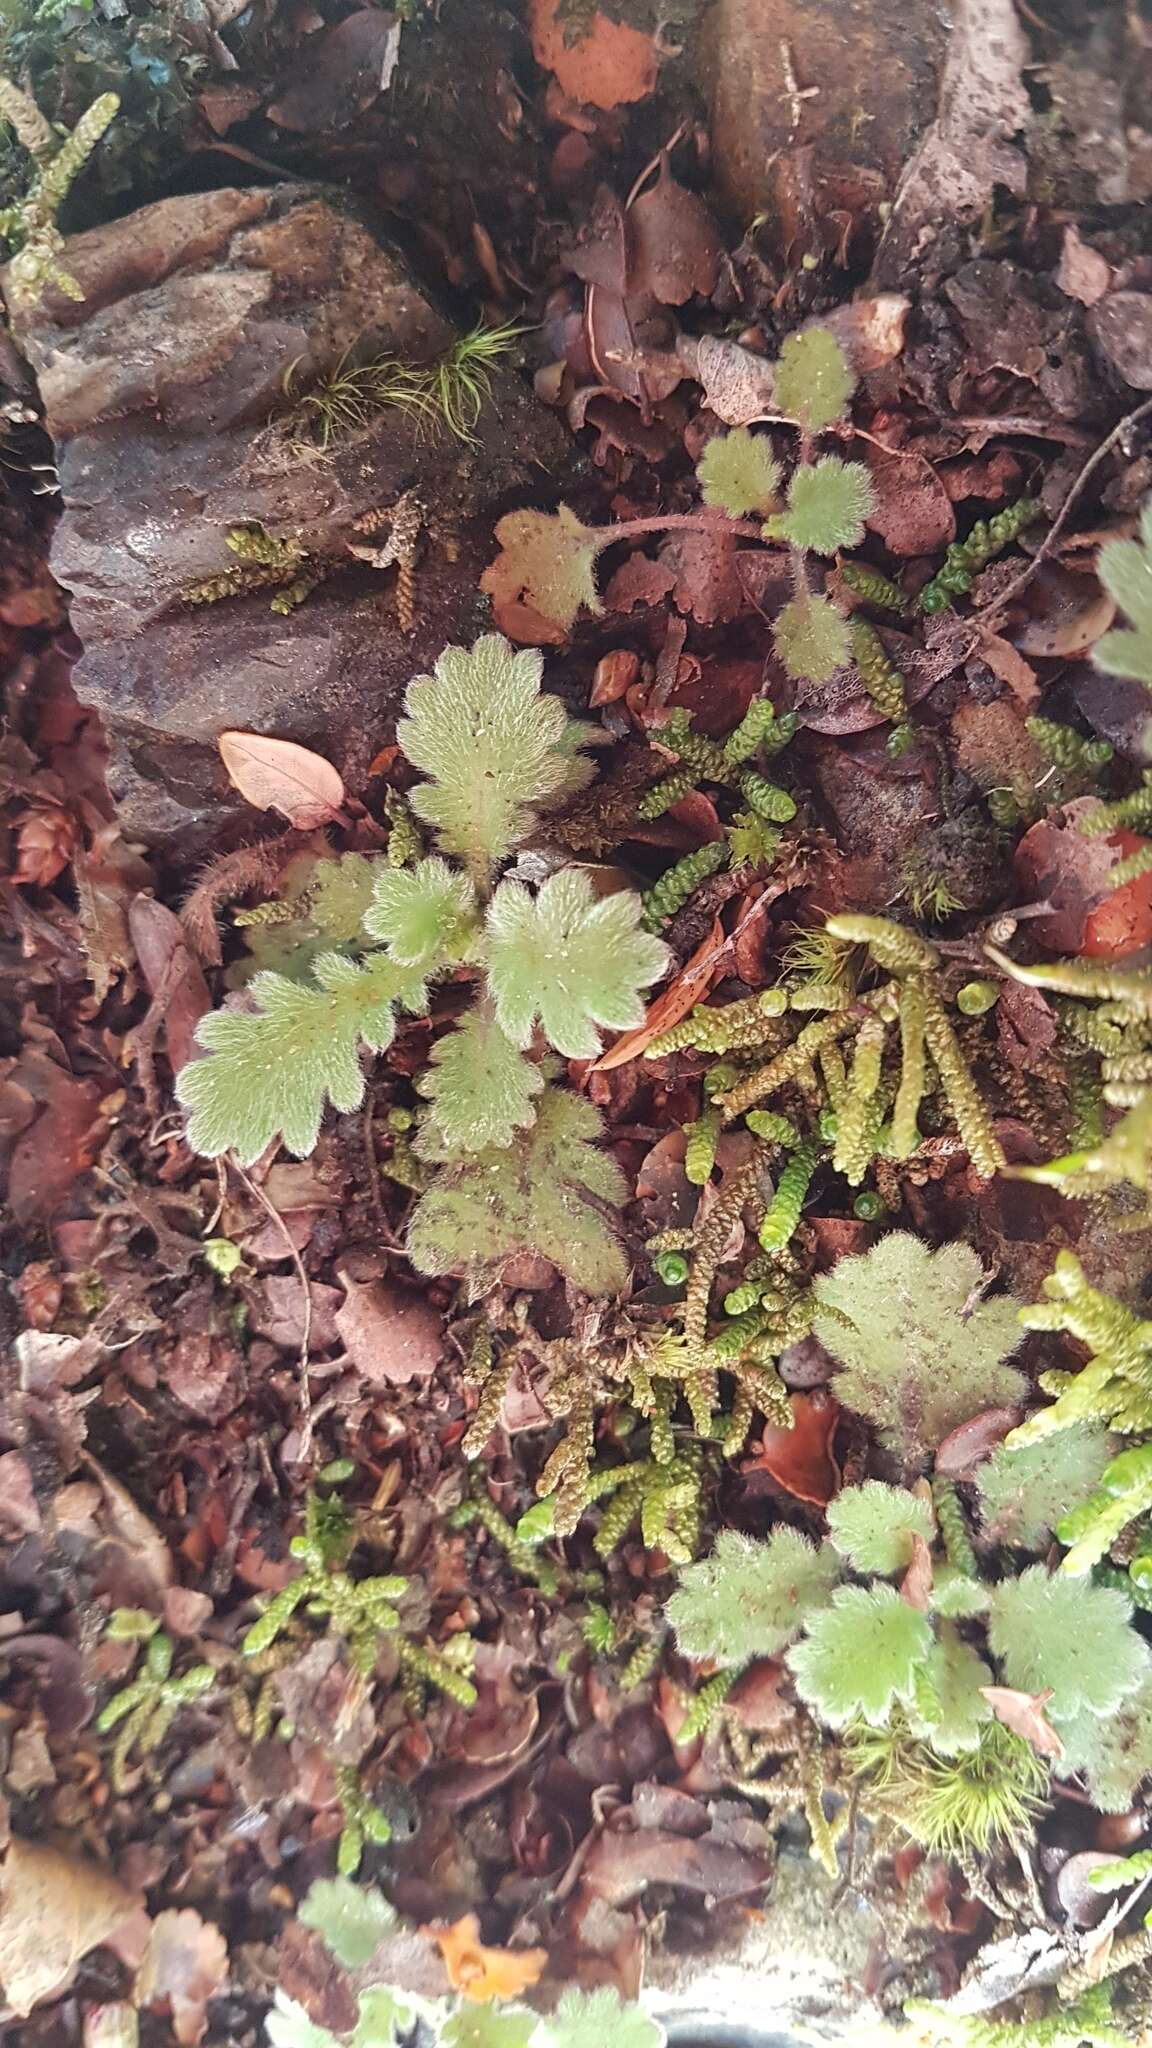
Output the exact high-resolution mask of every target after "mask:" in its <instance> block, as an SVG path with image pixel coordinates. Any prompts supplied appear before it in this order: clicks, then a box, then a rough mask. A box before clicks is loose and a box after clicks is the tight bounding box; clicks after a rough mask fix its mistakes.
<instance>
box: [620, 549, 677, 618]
mask: <svg viewBox="0 0 1152 2048" xmlns="http://www.w3.org/2000/svg"><path fill="white" fill-rule="evenodd" d="M675 581H676V568H675V565H674V564H673V563H672V562H670V561H665V560H664V557H663V555H661V556H660V557H659V558H657V559H656V560H653V558H652V556H651V555H646V554H644V553H642V552H641V551H640V550H639V549H637V550H636V552H635V553H634V554H631V555H629V556H628V559H627V561H624V562H621V564H620V567H619V568H618V569H616V570H614V571H613V574H612V576H611V577H610V579H609V583H608V588H607V589H606V591H605V592H604V606H605V609H606V610H607V611H610V612H633V611H636V610H637V609H638V607H639V606H641V605H655V604H661V603H662V602H663V600H664V599H665V598H666V597H667V595H668V593H669V591H670V590H671V589H672V586H673V584H674V583H675Z"/></svg>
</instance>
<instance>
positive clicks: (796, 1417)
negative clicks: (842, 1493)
mask: <svg viewBox="0 0 1152 2048" xmlns="http://www.w3.org/2000/svg"><path fill="white" fill-rule="evenodd" d="M789 1398H790V1401H791V1404H792V1427H791V1429H779V1428H774V1427H771V1426H770V1427H768V1428H766V1429H765V1431H764V1435H763V1437H762V1439H761V1442H760V1445H759V1448H758V1450H757V1451H756V1453H755V1455H754V1456H753V1457H751V1458H745V1459H744V1461H743V1463H742V1464H741V1467H740V1470H741V1471H742V1472H768V1473H770V1474H771V1476H772V1478H773V1479H774V1480H775V1481H776V1484H777V1486H782V1487H783V1488H784V1491H785V1493H790V1494H792V1495H793V1497H794V1498H795V1499H796V1500H804V1501H808V1502H810V1503H811V1505H812V1506H814V1507H821V1508H822V1507H827V1505H828V1502H829V1501H830V1500H831V1499H832V1496H833V1494H834V1493H836V1492H837V1491H838V1489H839V1486H840V1468H839V1466H838V1465H837V1463H836V1460H835V1458H834V1457H833V1456H832V1439H833V1437H834V1436H835V1434H836V1424H837V1421H838V1420H839V1416H840V1403H839V1401H837V1400H836V1399H835V1398H834V1397H833V1396H832V1395H823V1394H819V1395H812V1394H792V1395H790V1397H789Z"/></svg>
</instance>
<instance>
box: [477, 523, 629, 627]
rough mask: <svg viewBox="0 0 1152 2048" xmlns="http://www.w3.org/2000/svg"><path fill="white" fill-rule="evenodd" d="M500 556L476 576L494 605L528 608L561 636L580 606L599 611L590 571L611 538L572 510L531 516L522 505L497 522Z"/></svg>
mask: <svg viewBox="0 0 1152 2048" xmlns="http://www.w3.org/2000/svg"><path fill="white" fill-rule="evenodd" d="M496 538H497V540H498V541H499V543H500V553H499V554H498V555H497V557H496V560H495V561H494V562H492V563H491V564H490V565H489V567H488V568H487V569H485V571H484V574H483V575H482V577H481V578H480V588H481V590H486V591H487V593H488V595H489V597H491V598H494V599H495V600H496V602H497V604H499V603H502V602H503V603H511V604H514V603H516V602H518V601H520V602H523V603H524V604H528V605H531V607H532V610H533V611H535V612H538V613H539V614H540V616H541V618H544V619H547V620H549V621H550V623H551V624H553V625H554V626H558V627H560V628H561V629H562V630H563V631H564V632H565V633H566V632H568V631H569V629H570V628H571V627H572V626H573V625H574V624H575V622H576V615H577V613H578V612H579V610H580V607H581V605H585V606H586V607H587V609H588V610H589V611H590V612H597V613H599V612H602V611H603V609H604V607H603V605H602V604H601V602H600V596H599V593H598V591H597V589H596V577H595V574H594V573H593V571H594V564H595V561H596V557H597V555H598V554H599V553H600V550H601V549H602V548H603V547H604V545H605V542H606V541H607V540H609V539H610V538H611V529H610V528H609V529H608V531H607V533H603V532H599V533H598V532H597V531H596V529H595V528H594V527H591V526H585V525H584V524H583V523H582V521H581V520H579V519H577V517H576V514H575V513H574V512H573V510H572V508H571V506H569V505H561V506H559V507H558V509H557V510H556V511H555V512H536V511H534V510H533V509H532V507H531V506H528V505H521V506H519V507H518V508H517V510H516V511H515V512H506V513H505V515H504V517H503V519H498V520H497V522H496Z"/></svg>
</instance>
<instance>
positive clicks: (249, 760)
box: [217, 732, 344, 832]
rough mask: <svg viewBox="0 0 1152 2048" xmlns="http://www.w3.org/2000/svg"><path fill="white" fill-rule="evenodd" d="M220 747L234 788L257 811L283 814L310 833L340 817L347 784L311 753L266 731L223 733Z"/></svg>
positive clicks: (221, 756) (328, 765) (330, 764)
mask: <svg viewBox="0 0 1152 2048" xmlns="http://www.w3.org/2000/svg"><path fill="white" fill-rule="evenodd" d="M217 745H218V746H219V748H220V758H221V760H222V761H223V763H224V766H225V769H226V770H227V773H228V779H229V781H230V782H231V784H232V786H233V788H234V789H238V790H239V792H240V794H241V796H242V797H244V798H245V800H246V801H247V802H248V803H250V804H255V806H256V809H257V810H259V811H279V812H280V813H281V815H282V816H283V817H285V818H287V820H288V823H289V824H290V825H295V826H297V827H298V828H299V829H300V830H301V831H305V832H309V831H312V830H313V829H314V828H315V827H316V826H318V825H328V824H331V822H332V821H333V819H335V818H337V817H338V816H339V814H340V806H341V804H342V803H343V801H344V784H343V782H342V781H341V779H340V776H339V775H338V774H337V772H336V770H335V768H334V767H333V766H332V763H331V762H330V761H325V760H324V758H323V756H322V755H321V754H314V753H313V752H312V750H311V748H309V747H299V746H297V744H296V742H295V740H274V739H269V738H268V736H267V735H266V734H265V733H260V732H222V733H221V734H220V738H219V740H218V741H217Z"/></svg>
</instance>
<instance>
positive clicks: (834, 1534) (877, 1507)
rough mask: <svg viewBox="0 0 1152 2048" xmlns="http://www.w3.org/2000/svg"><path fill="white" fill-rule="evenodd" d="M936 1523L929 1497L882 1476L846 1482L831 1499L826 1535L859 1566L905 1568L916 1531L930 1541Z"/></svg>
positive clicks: (885, 1569)
mask: <svg viewBox="0 0 1152 2048" xmlns="http://www.w3.org/2000/svg"><path fill="white" fill-rule="evenodd" d="M935 1528H936V1523H935V1518H934V1516H933V1514H932V1510H931V1508H930V1507H929V1505H928V1503H927V1501H924V1500H921V1499H920V1498H919V1495H917V1494H914V1493H910V1492H909V1491H908V1489H907V1487H904V1486H885V1485H884V1483H883V1481H882V1480H879V1479H866V1480H865V1481H864V1483H863V1485H862V1486H846V1487H844V1488H843V1490H842V1491H841V1492H840V1493H838V1494H837V1496H836V1498H835V1500H833V1501H830V1502H829V1505H828V1535H829V1537H830V1538H831V1541H832V1542H833V1543H834V1544H835V1546H836V1548H837V1550H838V1551H840V1553H841V1555H842V1556H844V1557H846V1558H847V1559H848V1560H849V1563H850V1564H852V1565H854V1566H855V1568H856V1570H857V1571H858V1572H882V1573H888V1572H902V1571H904V1570H905V1569H906V1568H907V1566H908V1565H909V1564H910V1563H911V1562H912V1538H913V1536H922V1537H923V1538H924V1540H925V1542H926V1543H930V1542H931V1540H932V1537H933V1535H934V1533H935Z"/></svg>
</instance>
